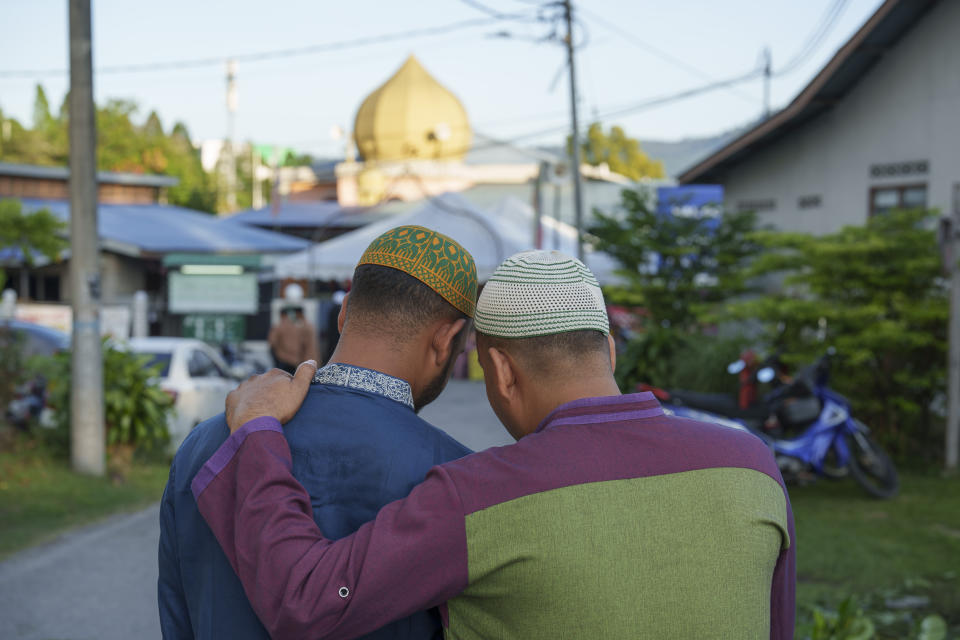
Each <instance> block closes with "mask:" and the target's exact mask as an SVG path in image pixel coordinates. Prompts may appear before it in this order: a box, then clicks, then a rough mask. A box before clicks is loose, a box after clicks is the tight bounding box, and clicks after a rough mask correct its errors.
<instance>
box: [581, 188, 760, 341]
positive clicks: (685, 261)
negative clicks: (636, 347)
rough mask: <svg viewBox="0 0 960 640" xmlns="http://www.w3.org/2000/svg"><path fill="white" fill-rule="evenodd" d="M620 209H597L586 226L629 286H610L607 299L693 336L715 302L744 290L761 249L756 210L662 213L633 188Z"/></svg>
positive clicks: (652, 320)
mask: <svg viewBox="0 0 960 640" xmlns="http://www.w3.org/2000/svg"><path fill="white" fill-rule="evenodd" d="M621 209H622V211H623V216H619V215H608V214H605V213H603V212H601V211H595V219H596V222H595V224H594V225H593V227H591V229H590V233H591V234H593V235H594V236H595V237H596V239H597V242H596V244H597V247H598V248H599V249H601V250H603V251H606V252H607V253H609V254H610V255H611V256H613V257H614V258H615V259H616V260H617V262H618V263H619V264H620V266H621V269H620V271H619V273H620V274H621V275H622V276H623V278H624V279H625V280H626V282H627V284H626V286H618V287H611V288H608V290H607V292H608V295H609V297H610V298H611V300H612V301H614V302H619V303H624V304H631V305H639V306H642V307H643V308H644V309H645V311H646V314H647V317H648V319H649V322H648V324H652V325H656V326H661V327H673V328H675V329H678V330H680V331H691V330H695V329H696V327H697V326H698V325H699V323H700V322H701V321H702V319H703V314H704V313H705V312H706V311H707V310H708V309H709V308H711V306H712V305H715V304H716V303H719V302H723V301H725V300H728V299H729V298H731V297H733V296H736V295H740V294H741V293H743V292H745V291H746V290H747V276H746V267H747V265H748V264H749V262H750V260H751V259H753V257H754V256H756V255H757V254H758V253H759V252H760V250H761V249H762V246H761V245H760V244H759V243H758V242H756V241H755V240H754V239H753V233H754V231H755V229H756V216H755V215H754V214H753V213H749V212H747V213H725V214H723V215H722V216H720V217H718V218H706V217H703V218H695V217H678V216H673V215H670V214H660V213H657V211H655V210H654V209H653V208H652V207H651V206H650V204H649V203H648V202H647V199H646V198H645V197H644V194H643V193H641V192H638V191H631V190H624V191H623V193H622V196H621Z"/></svg>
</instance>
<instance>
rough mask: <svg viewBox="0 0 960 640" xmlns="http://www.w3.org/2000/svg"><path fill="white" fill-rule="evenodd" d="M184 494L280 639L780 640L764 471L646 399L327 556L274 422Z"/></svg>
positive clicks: (239, 442) (424, 500)
mask: <svg viewBox="0 0 960 640" xmlns="http://www.w3.org/2000/svg"><path fill="white" fill-rule="evenodd" d="M193 492H194V495H195V496H196V498H197V502H198V505H199V508H200V511H201V513H202V514H203V517H204V518H205V519H206V520H207V522H208V523H209V524H210V527H211V529H212V530H213V532H214V534H215V535H216V537H217V539H218V540H219V542H220V544H221V545H222V547H223V549H224V551H225V552H226V555H227V557H228V558H229V560H230V563H231V564H232V565H233V567H234V569H235V570H236V571H237V573H238V575H239V576H240V580H241V582H242V583H243V585H244V588H245V590H246V593H247V595H248V597H249V599H250V602H251V603H252V604H253V607H254V609H255V611H256V612H257V615H258V616H259V617H260V619H261V620H262V622H263V623H264V625H265V626H266V628H267V629H268V630H269V631H270V634H271V635H272V636H273V637H276V638H308V637H309V638H319V637H324V638H352V637H355V636H357V635H361V634H363V633H365V632H367V631H369V630H371V629H376V628H378V627H380V626H383V624H385V623H386V622H388V621H390V620H393V619H396V618H401V617H403V616H407V615H409V614H411V613H413V612H415V611H420V610H423V609H427V608H430V607H440V610H441V615H442V617H443V623H444V629H445V632H446V636H447V638H451V639H454V638H456V639H461V638H464V639H465V638H641V637H644V638H738V639H743V638H777V639H783V640H786V639H788V638H792V637H793V621H794V584H795V557H796V556H795V553H796V551H795V549H796V546H795V543H794V530H793V517H792V514H791V509H790V502H789V499H788V496H787V492H786V489H785V487H784V486H783V480H782V479H781V477H780V473H779V471H778V469H777V465H776V463H775V461H774V459H773V457H772V455H771V454H770V452H769V450H768V449H767V448H766V446H765V445H764V444H763V443H762V442H761V441H760V440H759V439H758V438H756V437H754V436H752V435H750V434H748V433H744V432H739V431H735V430H731V429H727V428H725V427H720V426H716V425H710V424H705V423H701V422H695V421H691V420H686V419H681V418H676V417H671V416H665V415H664V414H663V411H662V410H661V408H660V406H659V405H658V404H657V401H656V400H655V399H654V397H653V395H652V394H650V393H640V394H634V395H625V396H614V397H605V398H586V399H583V400H577V401H574V402H571V403H567V404H564V405H562V406H560V407H558V408H557V409H555V410H554V411H553V412H552V413H551V414H550V415H549V416H548V417H547V418H546V419H545V420H544V421H543V423H542V424H541V425H540V427H539V428H538V429H537V431H536V433H533V434H531V435H529V436H527V437H525V438H523V439H522V440H520V441H519V442H517V443H516V444H513V445H509V446H506V447H499V448H494V449H488V450H486V451H482V452H480V453H476V454H473V455H470V456H467V457H465V458H461V459H459V460H456V461H454V462H449V463H446V464H442V465H439V466H437V467H434V468H433V469H431V471H430V473H429V474H428V475H427V478H426V480H425V481H424V482H423V483H422V484H420V485H418V486H417V487H416V488H415V489H414V490H413V491H412V492H411V494H410V495H409V496H408V497H407V498H405V499H403V500H398V501H396V502H393V503H390V504H389V505H387V506H386V507H384V508H383V509H381V511H380V512H379V514H378V515H377V517H376V519H375V520H374V521H372V522H368V523H367V524H365V525H363V526H362V527H361V528H360V529H359V530H357V531H356V533H354V534H352V535H350V536H348V537H346V538H343V539H341V540H337V541H335V542H334V541H330V540H328V539H326V538H325V537H324V536H323V533H322V532H321V531H320V530H319V529H318V527H317V525H316V524H315V523H314V520H313V518H312V517H311V511H310V498H309V496H308V495H307V493H306V492H305V491H304V490H303V488H302V487H301V486H300V485H299V484H298V483H297V481H296V480H295V479H294V478H293V476H292V475H291V473H290V451H289V448H288V446H287V443H286V440H285V439H284V436H283V432H282V430H281V428H280V425H279V423H278V422H277V421H276V420H273V419H272V418H258V419H255V420H252V421H250V422H249V423H247V424H246V425H244V426H243V427H242V428H241V429H239V430H238V431H237V432H236V433H234V434H233V435H232V436H231V437H230V438H229V439H228V440H227V442H226V443H224V445H223V447H222V448H221V449H220V450H219V451H218V452H217V453H216V454H215V455H214V456H213V457H212V458H211V459H210V461H209V462H207V465H206V466H205V467H204V469H203V470H201V472H200V473H199V474H198V475H197V477H196V479H195V480H194V483H193Z"/></svg>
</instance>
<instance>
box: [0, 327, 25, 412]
mask: <svg viewBox="0 0 960 640" xmlns="http://www.w3.org/2000/svg"><path fill="white" fill-rule="evenodd" d="M25 380H26V376H25V375H24V357H23V337H22V336H21V335H20V334H19V333H17V332H16V331H11V330H10V329H9V328H7V327H5V326H3V324H2V323H0V420H2V419H3V415H4V413H5V412H6V410H7V407H8V406H9V405H10V401H11V400H13V397H14V394H15V392H16V389H17V386H18V385H20V384H21V383H23V382H24V381H25Z"/></svg>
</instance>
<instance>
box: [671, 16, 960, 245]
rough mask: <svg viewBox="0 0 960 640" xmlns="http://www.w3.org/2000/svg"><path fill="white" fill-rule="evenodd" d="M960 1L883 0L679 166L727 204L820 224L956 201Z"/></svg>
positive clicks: (786, 225) (773, 219)
mask: <svg viewBox="0 0 960 640" xmlns="http://www.w3.org/2000/svg"><path fill="white" fill-rule="evenodd" d="M958 34H960V2H956V1H954V0H886V1H885V2H883V4H881V5H880V7H879V8H878V9H877V11H876V12H875V13H874V14H873V15H872V16H871V17H870V18H869V19H868V20H867V21H866V23H865V24H864V25H863V26H862V27H861V28H860V29H859V30H858V31H857V32H856V33H855V34H854V35H853V37H852V38H850V40H849V41H848V42H847V43H845V44H844V45H843V46H842V47H841V48H840V49H839V50H838V51H837V53H836V54H835V55H834V56H833V58H832V59H831V60H830V61H829V62H828V63H827V65H826V66H825V67H824V68H823V69H822V70H821V71H820V72H819V73H818V74H817V75H816V76H815V77H814V78H813V80H811V81H810V83H809V84H808V85H807V86H806V87H805V88H804V89H803V90H802V91H801V92H800V93H799V94H798V95H797V96H796V98H794V100H793V101H792V102H791V103H790V104H789V105H787V107H786V108H784V109H783V110H781V111H779V112H778V113H776V114H774V115H773V116H771V117H770V118H768V119H766V120H764V121H762V122H761V123H759V124H758V125H756V126H755V127H753V128H751V129H749V130H748V131H746V132H745V133H743V134H742V135H740V136H739V137H737V138H736V139H734V140H733V141H731V142H730V143H728V144H727V145H725V146H724V147H722V148H721V149H719V150H718V151H716V152H715V153H713V154H712V155H710V156H708V157H707V158H705V159H703V160H701V161H700V162H698V163H697V164H695V165H694V166H693V167H691V168H689V169H687V170H686V171H684V172H683V173H682V174H680V176H678V180H679V181H680V182H681V183H687V184H688V183H716V184H720V185H722V186H723V188H724V193H725V204H726V206H727V208H728V209H733V210H754V211H757V212H758V214H759V216H760V220H761V222H762V223H768V224H772V225H773V226H775V227H777V228H780V229H784V230H792V231H803V232H809V233H816V234H823V233H830V232H833V231H837V230H838V229H840V228H841V227H843V226H846V225H860V224H863V223H865V222H866V220H867V219H868V217H869V216H872V215H877V214H882V213H884V212H885V211H889V210H890V209H894V208H914V207H926V208H936V209H939V210H940V211H941V212H943V213H945V214H946V213H950V212H951V211H952V210H953V208H955V207H960V37H958Z"/></svg>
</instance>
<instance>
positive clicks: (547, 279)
mask: <svg viewBox="0 0 960 640" xmlns="http://www.w3.org/2000/svg"><path fill="white" fill-rule="evenodd" d="M474 321H475V322H476V327H477V331H479V332H480V333H483V334H485V335H488V336H499V337H502V338H532V337H534V336H547V335H551V334H555V333H564V332H567V331H580V330H582V329H593V330H596V331H599V332H600V333H603V334H605V335H606V334H609V333H610V321H609V320H608V319H607V308H606V305H605V304H604V302H603V293H602V292H601V291H600V284H599V283H598V282H597V279H596V277H595V276H594V275H593V273H592V272H591V271H590V269H588V268H587V266H586V265H585V264H583V263H582V262H580V261H579V260H577V259H576V258H573V257H571V256H568V255H567V254H565V253H560V252H559V251H522V252H520V253H517V254H514V255H512V256H510V257H509V258H507V259H506V260H504V261H503V263H501V264H500V266H499V267H497V269H496V271H494V272H493V275H491V276H490V279H489V280H487V284H486V285H485V286H484V288H483V291H482V292H481V293H480V298H479V300H477V312H476V316H475V318H474Z"/></svg>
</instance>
